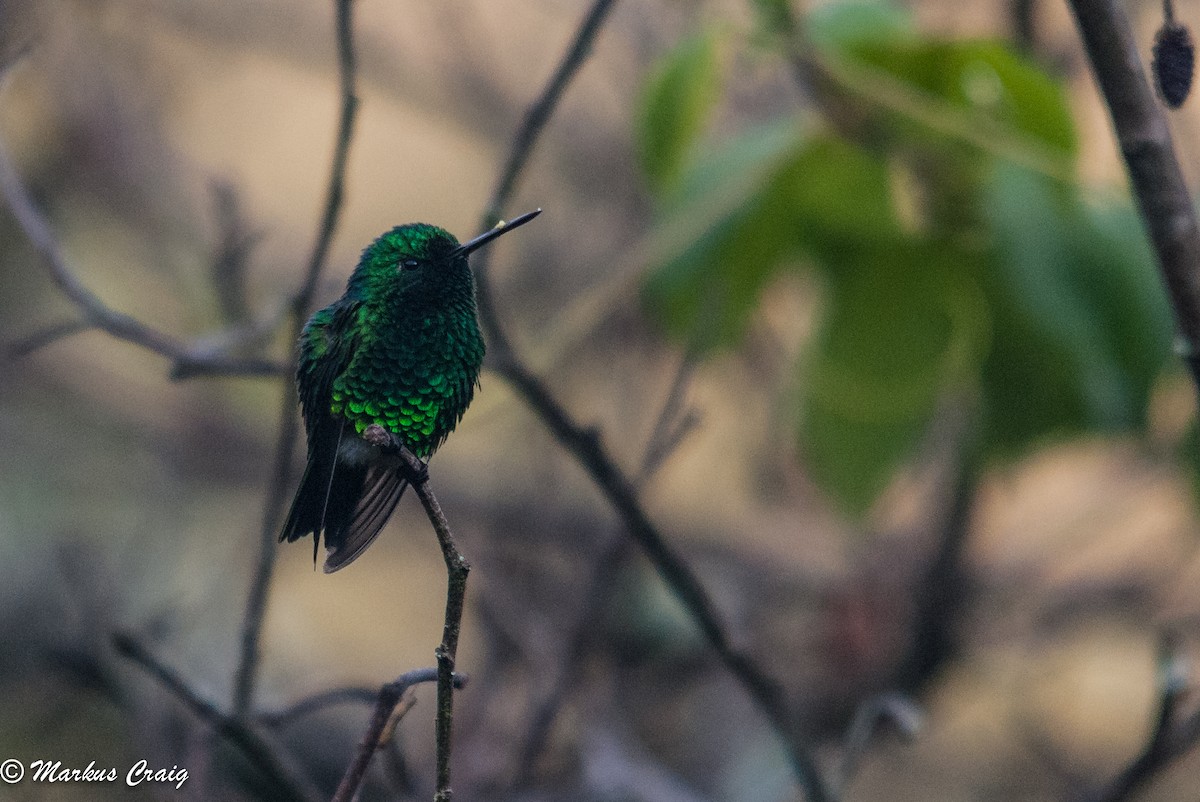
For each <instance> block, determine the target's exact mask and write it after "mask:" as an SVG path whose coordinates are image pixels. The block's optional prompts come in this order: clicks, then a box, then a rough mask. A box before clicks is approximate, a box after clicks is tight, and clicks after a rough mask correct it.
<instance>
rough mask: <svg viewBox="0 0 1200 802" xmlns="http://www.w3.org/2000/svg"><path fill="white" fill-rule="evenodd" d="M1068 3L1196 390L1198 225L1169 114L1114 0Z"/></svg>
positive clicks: (1199, 367) (1199, 364) (1199, 365)
mask: <svg viewBox="0 0 1200 802" xmlns="http://www.w3.org/2000/svg"><path fill="white" fill-rule="evenodd" d="M1070 6H1071V9H1072V11H1073V12H1074V14H1075V21H1076V23H1077V24H1078V26H1079V33H1080V36H1081V38H1082V39H1083V44H1084V48H1085V49H1086V51H1087V55H1088V60H1089V61H1090V62H1091V65H1092V71H1093V72H1094V73H1095V76H1096V83H1097V84H1098V85H1099V87H1100V92H1101V94H1102V95H1103V97H1104V102H1105V104H1106V105H1107V106H1108V111H1109V115H1110V116H1111V118H1112V122H1113V128H1114V129H1115V132H1116V137H1117V143H1118V145H1119V146H1120V150H1121V155H1122V157H1124V159H1125V166H1126V167H1127V168H1128V170H1129V179H1130V183H1131V184H1132V186H1133V193H1134V196H1135V197H1136V199H1137V204H1138V209H1139V210H1140V211H1141V214H1142V222H1143V224H1144V225H1145V226H1146V232H1147V234H1148V235H1149V238H1150V243H1151V245H1152V246H1153V248H1154V252H1155V255H1156V256H1157V259H1158V266H1159V269H1160V271H1161V273H1162V276H1163V279H1164V281H1165V282H1166V286H1167V292H1168V294H1169V295H1170V298H1171V305H1172V307H1173V308H1174V310H1175V320H1176V322H1177V323H1178V325H1179V331H1180V335H1181V338H1182V341H1183V342H1182V350H1183V357H1184V360H1185V361H1186V362H1187V365H1188V368H1189V369H1190V370H1191V373H1192V379H1193V381H1194V382H1195V383H1196V386H1197V388H1198V389H1200V223H1198V222H1197V219H1196V211H1195V209H1194V208H1193V206H1192V198H1191V195H1190V193H1189V192H1188V188H1187V184H1186V183H1185V182H1184V179H1183V172H1182V171H1181V170H1180V167H1179V160H1178V158H1177V157H1176V155H1175V148H1174V145H1173V144H1172V142H1171V132H1170V129H1169V128H1168V126H1167V120H1166V117H1165V115H1164V114H1163V111H1162V109H1161V108H1160V107H1159V105H1158V103H1157V101H1156V100H1155V97H1154V92H1153V90H1152V89H1151V88H1150V85H1149V84H1148V83H1147V82H1146V75H1145V71H1144V70H1143V69H1142V60H1141V56H1140V55H1139V53H1138V47H1137V42H1136V40H1135V39H1134V37H1133V31H1132V30H1131V29H1130V25H1129V19H1128V18H1127V17H1126V15H1125V11H1124V9H1123V8H1122V7H1121V5H1120V4H1119V3H1117V2H1115V0H1070Z"/></svg>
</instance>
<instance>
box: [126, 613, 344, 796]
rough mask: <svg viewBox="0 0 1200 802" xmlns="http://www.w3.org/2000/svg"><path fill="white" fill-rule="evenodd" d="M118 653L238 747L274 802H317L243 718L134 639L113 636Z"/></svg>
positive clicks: (296, 770) (279, 753)
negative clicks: (204, 695) (195, 687)
mask: <svg viewBox="0 0 1200 802" xmlns="http://www.w3.org/2000/svg"><path fill="white" fill-rule="evenodd" d="M112 640H113V647H114V648H115V649H116V651H117V654H119V655H121V656H122V657H125V658H127V659H129V660H130V661H132V662H133V663H135V664H137V665H138V666H139V667H141V668H142V669H143V670H144V671H145V672H146V673H148V674H149V675H150V676H152V677H153V678H154V679H155V680H156V681H157V682H158V683H159V684H160V685H161V686H162V687H163V688H164V689H166V690H167V691H168V692H169V693H170V694H171V695H172V696H174V697H175V698H176V699H178V700H179V701H181V702H182V703H183V704H184V706H186V707H187V708H188V709H189V710H191V711H192V713H193V714H195V715H196V716H197V717H198V718H200V719H201V720H202V721H204V722H205V723H207V724H208V725H209V726H211V727H212V728H213V729H214V730H215V731H216V732H217V733H218V734H219V735H220V736H221V737H222V738H224V739H226V740H227V741H229V743H231V744H233V745H234V746H235V747H237V748H238V749H239V750H240V751H241V752H242V753H243V754H244V755H245V756H246V758H247V759H248V760H249V761H250V762H251V763H253V764H254V765H255V766H257V767H258V769H259V770H260V771H261V772H262V773H263V775H264V776H265V777H266V778H267V780H268V781H269V782H270V783H271V793H272V798H273V799H279V800H296V801H297V802H316V800H320V799H321V798H322V795H321V794H320V792H319V791H318V790H317V789H316V788H315V787H314V786H313V784H312V782H311V781H310V780H309V779H308V778H307V777H305V776H304V774H303V773H302V772H301V771H300V770H299V768H298V767H296V766H295V765H293V763H292V761H291V760H290V758H289V757H288V756H287V755H286V753H284V752H283V751H282V750H280V749H279V748H277V747H276V746H275V745H274V743H273V742H272V741H271V740H270V739H269V738H268V737H267V736H266V735H265V734H264V733H262V732H260V731H259V730H258V728H257V727H255V726H253V725H251V724H249V723H248V722H247V721H246V720H245V719H242V718H238V717H236V716H229V715H226V714H225V713H223V712H222V711H221V710H220V709H219V708H218V707H217V706H216V705H214V704H213V703H212V702H210V701H208V700H207V699H204V698H202V697H200V696H199V695H198V694H197V693H196V692H195V691H193V690H192V689H191V687H190V686H189V685H188V684H187V683H186V682H185V681H184V680H183V678H182V677H180V676H179V675H178V674H176V673H175V672H174V671H173V670H171V669H170V668H168V667H167V666H165V665H163V664H162V663H160V662H159V661H158V659H157V658H155V657H154V655H152V654H151V653H150V652H149V650H147V649H146V647H145V646H143V645H142V644H141V643H140V642H139V641H138V640H137V639H136V638H134V637H133V636H131V635H129V634H126V633H117V634H115V635H113V639H112Z"/></svg>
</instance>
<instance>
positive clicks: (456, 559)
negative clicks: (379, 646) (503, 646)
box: [363, 424, 471, 802]
mask: <svg viewBox="0 0 1200 802" xmlns="http://www.w3.org/2000/svg"><path fill="white" fill-rule="evenodd" d="M363 437H364V438H365V439H367V440H369V441H370V442H372V443H374V444H375V445H378V446H379V447H380V448H381V449H383V450H384V451H385V452H386V453H390V454H395V455H396V456H398V457H399V458H400V459H401V461H402V462H403V466H402V467H403V469H404V471H405V473H406V474H407V478H408V481H409V484H411V485H412V488H413V490H414V491H415V492H416V494H417V497H418V498H419V499H420V500H421V506H422V507H424V508H425V514H426V515H427V516H428V517H429V523H430V524H432V525H433V529H434V532H436V533H437V539H438V545H439V546H441V548H442V557H443V559H444V560H445V561H446V583H447V587H446V617H445V622H444V624H443V626H442V642H441V644H440V645H439V646H438V647H437V649H436V650H435V652H434V653H435V654H436V656H437V681H438V684H437V725H436V729H437V735H436V740H437V794H436V795H435V796H434V802H450V799H451V796H452V791H451V789H450V752H451V742H450V737H451V730H452V728H453V723H454V688H455V683H454V676H455V674H454V660H455V657H456V655H457V654H458V636H459V631H460V629H461V628H462V615H463V604H464V601H465V599H466V594H467V575H468V574H469V573H470V571H471V565H470V563H468V562H467V560H466V558H464V557H463V556H462V554H461V553H460V552H459V551H458V548H457V547H456V546H455V545H454V535H453V533H452V532H451V531H450V524H449V523H447V522H446V516H445V515H444V514H443V513H442V507H441V505H440V504H438V500H437V496H435V495H434V494H433V491H432V490H431V489H430V487H429V472H428V470H427V469H426V465H425V463H424V462H422V461H421V460H420V459H418V458H417V457H416V456H415V455H414V454H413V453H412V452H411V451H409V450H408V449H407V448H406V447H405V446H404V444H403V443H401V442H400V441H399V440H397V439H396V438H395V436H394V435H392V433H391V432H389V431H387V430H386V429H384V428H383V427H382V426H378V425H375V424H372V425H370V426H368V427H367V428H366V430H364V431H363Z"/></svg>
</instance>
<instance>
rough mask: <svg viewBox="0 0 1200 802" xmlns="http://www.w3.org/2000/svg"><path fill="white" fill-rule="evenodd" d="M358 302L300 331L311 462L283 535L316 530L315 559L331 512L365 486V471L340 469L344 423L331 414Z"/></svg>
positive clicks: (290, 537) (332, 309) (339, 304)
mask: <svg viewBox="0 0 1200 802" xmlns="http://www.w3.org/2000/svg"><path fill="white" fill-rule="evenodd" d="M359 305H360V304H359V302H358V301H356V300H354V299H348V298H345V297H343V298H341V299H340V300H338V301H336V302H335V303H333V304H331V305H329V306H327V307H325V308H324V309H321V310H320V311H318V312H316V313H314V314H313V316H312V317H311V318H309V321H308V323H307V324H305V326H304V331H303V332H302V333H301V335H300V359H299V363H298V365H297V368H296V388H297V390H298V391H299V395H300V404H301V407H302V409H303V411H304V429H305V432H306V433H307V434H308V465H307V466H306V467H305V469H304V477H303V478H302V479H301V480H300V488H299V489H298V490H297V491H296V497H295V499H294V500H293V501H292V507H291V510H290V511H289V512H288V517H287V521H286V522H285V523H284V525H283V529H282V530H281V531H280V533H279V539H280V540H287V541H288V542H292V541H294V540H298V539H300V538H302V537H304V536H306V535H308V534H312V535H313V541H314V542H313V552H314V558H315V555H316V549H317V545H318V542H317V541H318V540H319V537H318V535H319V534H320V532H321V530H322V529H325V525H326V521H327V520H329V518H330V512H331V511H332V512H335V513H336V512H337V511H338V506H339V504H340V503H342V500H343V498H344V497H345V495H346V494H347V492H354V491H356V490H357V488H359V487H361V485H362V481H363V474H364V473H365V471H364V470H363V469H359V470H356V471H352V472H350V473H355V474H357V475H354V476H351V475H344V474H347V473H348V472H347V471H345V470H338V459H337V456H338V449H339V447H340V444H341V440H342V437H343V429H344V424H343V422H342V421H341V420H339V419H337V418H335V417H334V416H333V415H332V414H331V413H330V403H331V401H332V395H333V383H334V380H335V379H337V377H338V375H339V374H340V373H342V371H344V370H345V369H346V366H347V365H349V364H350V360H351V358H352V357H353V356H354V350H355V348H356V347H357V342H356V339H357V338H356V336H355V332H356V327H355V319H356V317H357V314H358V308H359ZM351 509H353V506H351ZM347 512H348V511H347ZM342 517H345V516H344V515H343V516H342Z"/></svg>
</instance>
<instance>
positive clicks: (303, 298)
mask: <svg viewBox="0 0 1200 802" xmlns="http://www.w3.org/2000/svg"><path fill="white" fill-rule="evenodd" d="M352 8H353V0H335V18H336V22H335V27H336V39H337V51H338V69H339V71H340V75H341V80H340V93H341V111H340V114H339V116H338V130H337V142H336V144H335V145H334V150H333V163H332V165H331V167H330V172H329V184H328V187H327V190H326V194H325V208H324V211H323V212H322V214H321V221H320V223H319V225H318V228H317V235H316V240H315V241H314V243H313V248H312V253H311V255H310V256H309V260H308V268H307V270H306V271H305V278H304V283H303V284H302V285H301V288H300V291H299V292H298V293H297V294H296V297H295V300H294V302H293V304H292V325H291V331H292V338H291V339H292V340H295V339H296V338H298V337H299V336H300V331H301V329H303V328H304V323H305V321H306V320H307V319H308V315H309V312H310V311H311V309H312V306H313V298H314V296H315V295H316V291H317V283H318V281H319V280H320V277H321V271H322V270H323V269H324V266H325V262H326V260H327V258H328V255H329V245H330V242H332V240H333V232H334V231H335V230H336V228H337V224H338V220H339V218H340V216H341V209H342V197H343V194H344V191H345V180H346V179H345V176H346V164H347V161H348V158H349V153H350V143H351V141H352V140H353V138H354V121H355V117H356V112H357V110H358V98H357V96H356V95H355V90H354V86H355V80H356V66H355V57H354V35H353V19H352V17H351V10H352ZM296 423H297V413H296V390H295V388H294V387H293V386H292V385H291V383H290V382H288V383H285V386H284V388H283V394H282V398H281V401H280V409H279V432H278V434H277V435H276V446H275V458H274V460H273V464H272V468H271V478H270V481H269V482H268V485H267V496H266V503H265V504H264V505H263V518H262V530H261V532H260V537H259V553H258V562H257V565H256V568H255V571H254V576H253V578H252V580H251V583H250V592H249V594H248V596H247V599H246V610H245V613H244V615H243V618H242V640H241V651H240V656H239V659H238V665H237V670H236V674H235V677H234V691H233V709H234V712H235V713H236V714H237V715H244V714H246V713H247V712H249V710H250V708H251V706H252V705H253V702H254V686H255V681H256V679H257V674H258V658H259V655H258V644H259V639H260V638H261V636H262V626H263V617H264V616H265V615H266V610H267V592H268V590H269V588H270V585H271V578H272V576H273V574H274V572H275V553H276V545H275V540H276V534H277V530H278V528H279V522H280V519H281V517H282V515H283V508H284V504H285V503H286V501H287V498H286V494H287V488H288V484H289V475H290V472H291V466H292V457H293V455H294V454H295V451H296V442H297V431H296V429H297V426H296Z"/></svg>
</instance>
